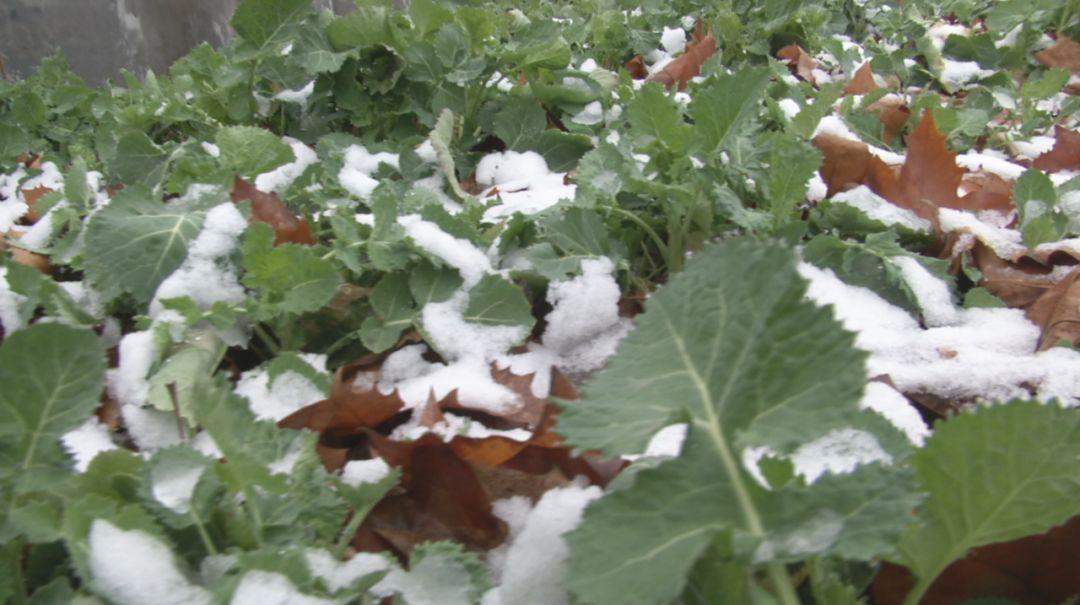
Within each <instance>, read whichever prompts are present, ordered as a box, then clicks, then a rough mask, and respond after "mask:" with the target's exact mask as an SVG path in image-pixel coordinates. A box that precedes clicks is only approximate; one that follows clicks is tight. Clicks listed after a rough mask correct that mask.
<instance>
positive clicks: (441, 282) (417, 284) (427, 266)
mask: <svg viewBox="0 0 1080 605" xmlns="http://www.w3.org/2000/svg"><path fill="white" fill-rule="evenodd" d="M462 281H463V280H462V279H461V274H460V273H458V272H457V270H456V269H451V268H449V267H435V266H434V265H432V264H431V263H422V264H421V265H420V266H419V267H417V268H416V269H414V270H412V271H411V272H409V291H410V292H411V293H412V297H413V299H414V300H416V305H417V306H418V307H419V308H421V309H422V308H424V305H426V304H428V303H433V302H434V303H439V302H443V301H445V300H447V299H448V298H450V297H451V296H453V295H454V292H457V290H458V288H460V287H461V284H462Z"/></svg>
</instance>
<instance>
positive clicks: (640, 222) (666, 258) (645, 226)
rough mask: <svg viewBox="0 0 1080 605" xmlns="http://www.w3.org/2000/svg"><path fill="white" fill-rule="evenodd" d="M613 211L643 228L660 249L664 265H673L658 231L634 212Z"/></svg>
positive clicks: (615, 209)
mask: <svg viewBox="0 0 1080 605" xmlns="http://www.w3.org/2000/svg"><path fill="white" fill-rule="evenodd" d="M611 210H612V211H614V212H616V213H618V214H619V215H620V216H623V217H625V218H628V219H630V221H631V222H633V223H634V224H636V225H637V226H638V227H641V229H642V231H644V232H645V235H648V236H649V238H651V239H652V240H653V243H655V244H656V247H657V248H659V249H660V254H661V255H663V257H664V263H665V264H666V265H668V266H669V267H670V266H671V265H672V262H671V258H670V253H669V251H668V247H667V244H666V243H664V240H663V239H661V238H660V235H659V234H657V233H656V231H655V230H654V229H653V228H652V227H650V226H649V224H648V223H646V222H645V221H644V220H642V218H641V217H640V216H638V215H636V214H634V213H633V212H629V211H627V210H623V209H622V208H619V207H618V206H611Z"/></svg>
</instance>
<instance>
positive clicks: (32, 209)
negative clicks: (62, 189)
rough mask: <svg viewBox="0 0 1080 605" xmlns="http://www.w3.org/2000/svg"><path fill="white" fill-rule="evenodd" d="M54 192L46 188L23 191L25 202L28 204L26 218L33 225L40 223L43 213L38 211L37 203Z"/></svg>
mask: <svg viewBox="0 0 1080 605" xmlns="http://www.w3.org/2000/svg"><path fill="white" fill-rule="evenodd" d="M52 192H53V190H52V189H49V188H48V187H45V186H39V187H34V188H33V189H23V190H22V194H23V200H24V201H25V202H26V207H27V210H26V215H25V218H26V220H27V221H29V222H31V223H36V222H38V219H40V218H41V213H39V212H38V211H37V203H38V201H39V200H40V199H41V198H42V196H44V195H45V194H46V193H52Z"/></svg>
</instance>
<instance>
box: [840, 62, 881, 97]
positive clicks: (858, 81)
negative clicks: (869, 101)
mask: <svg viewBox="0 0 1080 605" xmlns="http://www.w3.org/2000/svg"><path fill="white" fill-rule="evenodd" d="M879 88H881V87H880V86H878V84H877V82H875V81H874V72H873V71H871V70H870V62H869V61H867V62H866V63H863V64H862V66H861V67H859V69H857V70H855V75H854V76H852V78H851V80H849V81H848V83H847V84H846V85H845V86H844V94H845V95H865V94H869V93H871V92H874V91H875V90H877V89H879Z"/></svg>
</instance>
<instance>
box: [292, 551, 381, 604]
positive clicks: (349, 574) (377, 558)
mask: <svg viewBox="0 0 1080 605" xmlns="http://www.w3.org/2000/svg"><path fill="white" fill-rule="evenodd" d="M304 556H305V557H306V558H307V563H308V567H309V568H310V569H311V574H312V575H313V576H315V577H316V578H319V579H320V580H322V581H323V583H324V584H325V585H326V589H327V590H329V591H330V592H331V593H336V592H338V591H340V590H342V589H345V588H348V587H349V586H352V585H353V584H355V583H356V582H357V581H358V580H360V579H361V578H364V577H366V576H370V575H371V574H375V573H379V572H382V571H386V570H388V569H390V568H391V567H392V564H391V563H390V561H389V560H387V558H386V557H385V556H383V555H379V554H375V553H368V552H360V553H356V554H354V555H353V556H352V558H350V559H349V560H347V561H338V560H337V559H335V558H334V556H333V555H331V554H330V553H329V552H327V551H325V550H322V549H314V548H313V549H309V550H308V551H307V552H306V553H305V554H304Z"/></svg>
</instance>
